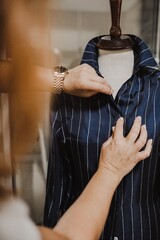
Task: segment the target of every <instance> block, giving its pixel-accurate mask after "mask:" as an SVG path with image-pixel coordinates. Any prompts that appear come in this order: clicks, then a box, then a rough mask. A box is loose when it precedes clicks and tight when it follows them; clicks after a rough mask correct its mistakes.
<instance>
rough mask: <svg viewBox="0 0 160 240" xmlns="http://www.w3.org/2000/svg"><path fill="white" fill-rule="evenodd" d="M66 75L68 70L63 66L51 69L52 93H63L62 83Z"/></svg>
mask: <svg viewBox="0 0 160 240" xmlns="http://www.w3.org/2000/svg"><path fill="white" fill-rule="evenodd" d="M67 74H68V69H67V68H65V67H63V66H55V67H54V68H53V75H54V76H53V78H54V93H55V94H61V93H62V91H63V83H64V79H65V77H66V75H67Z"/></svg>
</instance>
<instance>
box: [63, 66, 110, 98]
mask: <svg viewBox="0 0 160 240" xmlns="http://www.w3.org/2000/svg"><path fill="white" fill-rule="evenodd" d="M63 91H64V92H66V93H69V94H72V95H75V96H79V97H90V96H92V95H95V94H96V93H98V92H101V93H104V94H109V95H110V94H112V92H113V91H112V88H111V86H110V85H109V84H108V83H107V81H106V80H105V79H104V78H102V77H99V76H98V75H97V73H96V71H95V70H94V68H92V67H91V66H90V65H88V64H82V65H79V66H77V67H75V68H73V69H71V70H69V74H68V75H67V76H66V77H65V80H64V85H63Z"/></svg>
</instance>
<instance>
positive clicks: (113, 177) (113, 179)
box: [97, 166, 121, 188]
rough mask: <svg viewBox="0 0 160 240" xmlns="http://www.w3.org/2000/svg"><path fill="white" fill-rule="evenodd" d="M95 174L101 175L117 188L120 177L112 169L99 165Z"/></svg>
mask: <svg viewBox="0 0 160 240" xmlns="http://www.w3.org/2000/svg"><path fill="white" fill-rule="evenodd" d="M97 175H99V176H101V178H103V180H104V181H108V180H109V181H110V184H111V185H113V187H115V188H117V186H118V185H119V183H120V181H121V179H120V178H119V176H118V175H117V174H115V173H114V172H113V171H111V170H110V169H107V168H105V167H103V166H99V168H98V170H97Z"/></svg>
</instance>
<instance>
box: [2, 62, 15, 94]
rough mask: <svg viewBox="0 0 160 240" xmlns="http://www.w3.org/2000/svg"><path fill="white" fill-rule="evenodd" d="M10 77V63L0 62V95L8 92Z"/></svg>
mask: <svg viewBox="0 0 160 240" xmlns="http://www.w3.org/2000/svg"><path fill="white" fill-rule="evenodd" d="M11 75H12V64H11V63H10V61H3V60H0V93H5V92H8V91H9V87H10V81H11Z"/></svg>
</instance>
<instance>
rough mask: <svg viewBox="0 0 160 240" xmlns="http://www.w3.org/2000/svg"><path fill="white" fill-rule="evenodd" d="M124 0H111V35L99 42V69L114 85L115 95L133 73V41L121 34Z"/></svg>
mask: <svg viewBox="0 0 160 240" xmlns="http://www.w3.org/2000/svg"><path fill="white" fill-rule="evenodd" d="M121 3H122V0H116V1H115V0H110V6H111V16H112V26H111V29H110V36H104V37H102V38H101V39H100V41H99V42H98V44H97V47H98V49H99V51H98V53H99V58H98V64H99V71H100V73H101V74H102V76H103V77H104V78H105V79H106V80H107V81H108V83H109V84H110V85H111V86H112V88H113V90H114V92H113V96H114V97H115V96H116V94H117V92H118V90H119V88H120V86H122V84H123V83H124V82H125V81H126V80H128V79H129V78H130V77H131V75H132V73H133V66H134V54H133V49H132V48H133V42H132V41H131V39H130V38H129V37H128V36H126V35H121V28H120V12H121Z"/></svg>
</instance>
